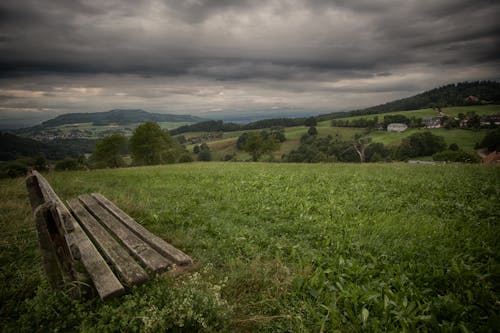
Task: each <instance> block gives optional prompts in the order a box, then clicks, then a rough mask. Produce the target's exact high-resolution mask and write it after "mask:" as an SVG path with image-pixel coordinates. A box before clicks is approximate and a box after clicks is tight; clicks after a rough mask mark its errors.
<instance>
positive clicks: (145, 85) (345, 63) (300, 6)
mask: <svg viewBox="0 0 500 333" xmlns="http://www.w3.org/2000/svg"><path fill="white" fill-rule="evenodd" d="M498 17H500V3H498V2H495V1H488V0H477V1H471V0H434V1H430V0H418V1H417V0H407V1H403V0H381V1H371V0H360V1H347V0H332V1H327V0H314V1H306V0H288V1H287V0H269V1H263V0H232V1H230V0H186V1H173V0H172V1H170V0H147V1H139V2H138V1H132V0H127V1H118V0H108V1H97V0H88V1H83V0H75V1H64V0H57V1H48V0H25V1H15V0H5V1H2V2H0V52H1V54H2V57H1V58H0V90H1V91H2V93H0V95H2V97H1V98H0V107H5V108H19V109H20V110H22V108H28V109H29V108H36V109H38V108H49V109H51V110H52V109H54V110H63V111H69V112H76V111H97V110H106V109H107V108H116V107H121V106H134V107H144V108H150V109H154V110H166V111H175V112H185V111H186V112H187V111H189V112H202V111H203V110H209V109H224V110H227V109H228V108H232V109H234V110H243V111H241V112H244V111H245V110H250V109H255V108H268V109H273V108H275V109H276V108H278V107H280V108H281V107H291V108H293V107H295V108H303V109H308V110H311V112H315V111H317V110H327V111H331V110H333V109H342V108H356V107H360V106H365V105H372V104H376V103H379V102H385V101H388V100H390V99H391V98H393V97H397V98H399V97H403V96H404V95H405V94H406V95H410V94H412V93H417V92H420V91H422V90H425V89H429V88H432V87H434V86H437V85H440V84H444V83H449V82H454V81H457V80H458V81H461V80H473V79H499V78H500V74H499V73H500V61H499V57H498V55H499V54H500V52H499V51H500V50H499V45H500V21H499V20H498V19H497V18H498ZM220 87H223V90H220V89H219V88H220ZM58 89H60V90H58ZM13 91H17V93H13ZM39 92H41V95H37V94H38V93H39ZM220 92H223V94H222V95H218V93H220ZM16 94H17V95H16ZM355 96H357V98H356V97H355ZM95 97H98V98H95Z"/></svg>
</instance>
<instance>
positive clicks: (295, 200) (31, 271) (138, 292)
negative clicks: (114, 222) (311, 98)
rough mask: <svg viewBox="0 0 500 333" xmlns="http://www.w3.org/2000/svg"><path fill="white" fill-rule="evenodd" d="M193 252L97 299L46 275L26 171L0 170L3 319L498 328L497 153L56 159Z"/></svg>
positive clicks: (149, 328) (60, 177) (60, 178)
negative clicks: (114, 164) (163, 162)
mask: <svg viewBox="0 0 500 333" xmlns="http://www.w3.org/2000/svg"><path fill="white" fill-rule="evenodd" d="M46 177H47V179H48V180H49V181H50V183H51V184H52V185H53V187H54V189H55V190H56V192H57V193H59V194H60V196H61V197H62V198H63V199H69V198H71V197H74V196H76V195H78V194H82V193H90V192H100V193H102V194H104V195H105V196H107V197H108V198H110V199H111V200H113V201H114V202H115V203H116V204H117V205H118V206H119V207H122V208H123V209H124V210H125V211H126V212H128V213H129V214H130V215H131V216H133V217H134V218H135V219H136V220H137V221H139V222H140V223H141V224H143V225H144V226H146V227H147V228H149V229H150V230H151V231H153V232H154V233H156V234H157V235H159V236H161V237H162V238H164V239H166V240H168V241H170V242H171V243H173V244H174V245H175V246H177V247H179V248H180V249H182V250H184V251H185V252H187V253H188V254H189V255H191V256H192V257H193V258H194V260H195V265H194V267H193V268H192V269H190V270H187V271H184V272H182V273H174V272H172V273H165V274H162V275H160V276H158V277H157V278H156V279H154V280H153V281H150V282H148V283H146V284H144V285H142V286H140V287H136V288H133V289H131V290H129V291H128V294H127V295H125V296H123V297H121V298H119V299H116V300H112V301H110V302H108V303H102V302H100V301H99V300H97V299H95V298H94V299H80V300H73V299H71V298H69V297H68V296H66V294H65V293H64V292H57V293H54V292H52V291H50V290H48V285H47V282H46V280H45V278H44V274H43V272H42V268H41V260H40V256H39V253H38V246H37V238H36V232H35V228H34V225H33V223H34V222H33V219H32V216H31V210H30V207H29V203H28V198H27V193H26V190H25V188H24V181H23V179H13V180H1V181H0V193H1V196H2V197H1V201H0V258H1V275H0V279H1V281H2V282H1V288H0V289H1V293H0V294H1V300H0V303H1V310H0V311H1V312H0V327H2V330H3V331H4V332H9V331H13V332H24V331H25V332H33V331H92V332H94V331H99V332H100V331H126V332H133V331H146V332H158V331H166V330H168V329H171V330H173V331H176V332H178V331H186V332H192V331H212V332H214V331H216V332H219V331H222V332H332V331H335V330H339V331H344V332H355V331H457V332H467V331H488V329H489V330H490V331H492V332H493V331H498V330H499V328H500V327H499V326H498V325H499V323H500V316H499V313H500V303H499V297H500V290H499V282H500V266H499V263H500V261H499V259H500V258H499V257H500V226H499V221H500V213H499V212H500V200H499V199H500V168H498V167H494V166H482V165H444V166H426V165H425V166H424V165H407V164H370V165H354V164H328V165H326V164H316V165H295V164H265V163H193V164H183V165H182V164H178V165H171V166H158V167H142V168H128V169H119V170H98V171H91V172H90V171H82V172H62V173H50V174H47V175H46Z"/></svg>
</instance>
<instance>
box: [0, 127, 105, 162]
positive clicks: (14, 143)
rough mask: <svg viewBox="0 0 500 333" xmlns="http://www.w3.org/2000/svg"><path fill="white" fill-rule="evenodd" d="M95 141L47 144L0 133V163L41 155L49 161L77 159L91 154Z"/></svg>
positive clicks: (69, 141) (65, 141) (64, 141)
mask: <svg viewBox="0 0 500 333" xmlns="http://www.w3.org/2000/svg"><path fill="white" fill-rule="evenodd" d="M96 142H97V140H85V139H71V140H52V141H51V142H49V143H44V142H40V141H37V140H33V139H29V138H23V137H20V136H17V135H14V134H11V133H6V132H0V161H9V160H15V159H16V158H19V157H22V156H30V157H34V156H39V155H43V156H45V157H47V158H48V159H51V160H59V159H63V158H65V157H78V156H79V155H81V154H84V153H91V152H92V151H93V150H94V146H95V144H96Z"/></svg>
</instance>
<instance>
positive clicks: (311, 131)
mask: <svg viewBox="0 0 500 333" xmlns="http://www.w3.org/2000/svg"><path fill="white" fill-rule="evenodd" d="M307 134H308V135H309V136H313V135H318V130H317V129H316V127H314V126H311V127H309V129H308V130H307Z"/></svg>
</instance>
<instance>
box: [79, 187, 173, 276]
mask: <svg viewBox="0 0 500 333" xmlns="http://www.w3.org/2000/svg"><path fill="white" fill-rule="evenodd" d="M78 198H79V199H80V202H82V204H83V205H84V206H85V208H86V209H87V210H89V211H90V212H91V213H92V215H94V216H96V217H99V220H100V221H101V223H102V224H103V225H104V226H106V228H107V229H108V230H109V231H111V232H112V233H113V234H114V235H115V236H116V237H117V238H118V239H119V240H120V241H121V242H122V243H123V245H125V247H126V248H127V249H129V251H130V252H131V253H132V255H133V256H134V257H136V258H137V259H138V260H139V261H140V262H142V263H143V264H144V265H146V267H147V268H149V269H150V270H152V271H153V272H160V271H164V270H166V269H167V268H168V267H169V266H170V265H171V262H170V261H169V260H168V259H166V258H165V257H163V256H162V255H161V254H159V253H158V252H156V251H155V250H154V249H153V248H152V247H151V246H149V245H148V244H147V243H146V242H144V241H143V240H142V239H140V238H139V237H137V236H136V235H135V234H134V233H133V232H132V231H130V230H129V229H128V228H127V227H125V226H124V225H123V224H122V223H121V222H120V221H119V220H117V219H116V218H115V217H114V216H113V215H112V214H111V213H109V212H108V211H107V210H106V209H104V208H103V207H102V206H101V205H99V203H98V202H97V201H96V200H95V199H94V197H92V196H91V195H89V194H84V195H81V196H79V197H78Z"/></svg>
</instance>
